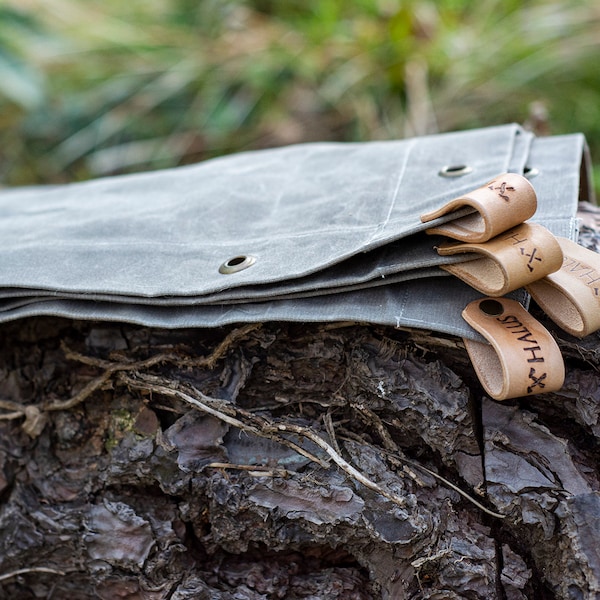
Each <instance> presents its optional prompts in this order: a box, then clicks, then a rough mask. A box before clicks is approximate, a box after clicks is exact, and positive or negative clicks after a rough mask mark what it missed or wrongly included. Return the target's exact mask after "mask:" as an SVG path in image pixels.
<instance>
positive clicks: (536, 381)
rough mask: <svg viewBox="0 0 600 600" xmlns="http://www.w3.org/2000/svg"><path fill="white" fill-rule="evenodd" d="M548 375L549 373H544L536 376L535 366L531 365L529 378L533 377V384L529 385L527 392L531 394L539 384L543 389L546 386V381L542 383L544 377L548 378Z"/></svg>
mask: <svg viewBox="0 0 600 600" xmlns="http://www.w3.org/2000/svg"><path fill="white" fill-rule="evenodd" d="M546 377H548V374H547V373H544V374H543V375H540V376H539V377H536V376H535V369H534V368H533V367H531V368H530V369H529V379H531V381H533V383H532V384H531V385H528V386H527V393H528V394H531V393H533V390H534V389H535V388H536V386H539V387H540V389H543V388H545V387H546V384H545V383H542V382H543V381H544V379H546Z"/></svg>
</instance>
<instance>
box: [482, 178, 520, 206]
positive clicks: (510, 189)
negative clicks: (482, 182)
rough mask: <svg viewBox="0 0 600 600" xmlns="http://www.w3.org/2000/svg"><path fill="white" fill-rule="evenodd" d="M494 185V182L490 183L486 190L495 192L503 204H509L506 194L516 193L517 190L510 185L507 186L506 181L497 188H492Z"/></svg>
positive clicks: (508, 197)
mask: <svg viewBox="0 0 600 600" xmlns="http://www.w3.org/2000/svg"><path fill="white" fill-rule="evenodd" d="M495 183H496V180H494V181H490V183H489V185H488V189H489V190H492V192H496V193H497V194H498V196H500V198H502V200H504V201H505V202H510V196H509V195H508V193H507V192H516V191H517V188H515V187H513V186H512V185H508V184H507V183H506V181H503V182H502V183H501V184H500V185H497V186H494V184H495Z"/></svg>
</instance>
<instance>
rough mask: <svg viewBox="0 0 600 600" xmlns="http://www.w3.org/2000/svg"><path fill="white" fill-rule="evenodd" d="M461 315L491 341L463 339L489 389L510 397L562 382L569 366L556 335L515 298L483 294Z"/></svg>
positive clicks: (556, 386) (495, 395)
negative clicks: (564, 360)
mask: <svg viewBox="0 0 600 600" xmlns="http://www.w3.org/2000/svg"><path fill="white" fill-rule="evenodd" d="M463 318H464V319H465V320H466V321H467V323H469V325H471V327H473V328H474V329H476V330H477V331H478V332H479V333H481V334H482V335H483V336H484V337H485V338H486V339H487V340H488V341H489V345H488V344H486V343H484V342H475V341H473V340H469V339H466V338H465V339H464V340H463V341H464V344H465V347H466V349H467V352H468V353H469V357H470V359H471V362H472V363H473V367H474V368H475V371H476V373H477V376H478V378H479V381H480V382H481V384H482V385H483V387H484V388H485V390H486V391H487V393H488V394H489V395H490V396H491V397H492V398H494V399H496V400H507V399H509V398H518V397H521V396H529V395H532V394H540V393H545V392H552V391H556V390H558V389H560V388H561V386H562V384H563V381H564V377H565V367H564V363H563V359H562V356H561V353H560V349H559V348H558V345H557V343H556V342H555V341H554V338H553V337H552V336H551V335H550V333H549V332H548V330H547V329H546V328H545V327H544V326H543V325H541V323H539V322H538V321H536V319H534V318H533V317H532V316H531V315H530V314H529V313H528V312H527V311H526V310H525V309H524V308H523V307H522V306H521V304H519V303H518V302H517V301H515V300H509V299H508V298H484V299H481V300H475V301H474V302H471V303H470V304H468V305H467V307H466V308H465V310H464V311H463Z"/></svg>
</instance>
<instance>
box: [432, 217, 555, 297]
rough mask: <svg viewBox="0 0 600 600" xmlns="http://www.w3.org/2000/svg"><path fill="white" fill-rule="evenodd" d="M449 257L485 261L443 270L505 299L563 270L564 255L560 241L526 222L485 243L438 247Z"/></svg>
mask: <svg viewBox="0 0 600 600" xmlns="http://www.w3.org/2000/svg"><path fill="white" fill-rule="evenodd" d="M436 249H437V251H438V254H440V255H442V256H448V255H451V254H462V253H465V252H471V253H474V254H479V255H481V258H477V259H475V260H470V261H467V262H462V263H458V264H454V265H443V266H442V269H444V270H445V271H448V272H449V273H452V275H455V276H456V277H458V278H460V279H462V280H463V281H464V282H465V283H468V284H469V285H470V286H471V287H473V288H475V289H476V290H478V291H480V292H481V293H482V294H486V295H487V296H504V294H508V293H509V292H512V291H514V290H516V289H518V288H520V287H523V286H525V285H527V284H529V283H531V282H532V281H536V280H538V279H541V278H542V277H545V276H546V275H548V274H549V273H553V272H554V271H557V270H558V269H560V266H561V264H562V262H563V254H562V250H561V247H560V244H559V243H558V241H557V239H556V238H555V237H554V235H552V233H550V232H549V231H548V230H547V229H546V228H545V227H543V226H542V225H537V224H534V223H522V224H521V225H519V226H518V227H514V228H513V229H511V230H510V231H507V232H505V233H503V234H501V235H499V236H497V237H495V238H494V239H492V240H490V241H489V242H485V243H484V244H469V243H466V244H462V243H460V242H459V243H457V242H448V243H444V244H441V245H440V246H438V247H437V248H436Z"/></svg>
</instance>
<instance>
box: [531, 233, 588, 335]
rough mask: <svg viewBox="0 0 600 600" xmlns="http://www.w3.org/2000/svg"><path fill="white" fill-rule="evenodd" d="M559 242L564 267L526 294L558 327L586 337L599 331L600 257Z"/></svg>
mask: <svg viewBox="0 0 600 600" xmlns="http://www.w3.org/2000/svg"><path fill="white" fill-rule="evenodd" d="M557 239H558V242H559V243H560V246H561V248H562V251H563V254H564V261H563V264H562V267H561V268H560V270H559V271H556V272H555V273H552V274H551V275H548V276H547V277H545V278H544V279H540V280H539V281H536V282H534V283H531V284H530V285H528V286H527V291H528V292H529V293H530V294H531V295H532V296H533V298H534V300H535V301H536V302H537V303H538V304H539V306H540V308H541V309H542V310H543V311H544V312H545V313H546V314H547V315H548V316H549V317H550V318H551V319H552V320H553V321H554V322H555V323H556V324H557V325H558V326H559V327H561V328H562V329H564V330H565V331H567V332H568V333H570V334H571V335H574V336H576V337H580V338H581V337H585V336H586V335H589V334H590V333H593V332H594V331H597V330H598V329H600V254H597V253H596V252H592V251H591V250H588V249H587V248H583V247H582V246H579V245H578V244H576V243H574V242H572V241H571V240H568V239H565V238H557Z"/></svg>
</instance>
